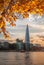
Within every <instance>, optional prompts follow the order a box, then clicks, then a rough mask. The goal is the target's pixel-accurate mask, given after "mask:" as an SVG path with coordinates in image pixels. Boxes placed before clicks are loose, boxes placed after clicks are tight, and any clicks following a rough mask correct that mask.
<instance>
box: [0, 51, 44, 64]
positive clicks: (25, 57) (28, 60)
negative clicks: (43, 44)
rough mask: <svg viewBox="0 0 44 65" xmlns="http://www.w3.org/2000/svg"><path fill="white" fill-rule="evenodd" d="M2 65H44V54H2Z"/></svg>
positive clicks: (0, 55) (0, 57) (0, 53)
mask: <svg viewBox="0 0 44 65" xmlns="http://www.w3.org/2000/svg"><path fill="white" fill-rule="evenodd" d="M0 65H44V52H23V53H22V52H0Z"/></svg>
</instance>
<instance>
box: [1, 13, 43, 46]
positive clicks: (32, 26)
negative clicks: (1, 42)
mask: <svg viewBox="0 0 44 65" xmlns="http://www.w3.org/2000/svg"><path fill="white" fill-rule="evenodd" d="M15 23H16V26H15V27H12V26H10V25H9V24H8V23H7V26H6V29H7V31H9V33H10V36H11V39H16V38H19V39H23V40H24V41H25V33H26V32H25V31H26V25H27V24H28V26H29V34H30V40H31V42H33V43H40V44H41V45H42V46H44V15H43V16H40V15H31V14H29V17H28V18H25V19H23V18H22V16H21V15H20V16H19V19H18V20H17V21H16V22H15ZM0 39H4V38H3V33H1V34H0Z"/></svg>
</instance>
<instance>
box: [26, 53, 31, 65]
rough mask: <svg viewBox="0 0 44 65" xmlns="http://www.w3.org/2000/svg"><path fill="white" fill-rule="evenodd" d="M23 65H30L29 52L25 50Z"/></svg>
mask: <svg viewBox="0 0 44 65" xmlns="http://www.w3.org/2000/svg"><path fill="white" fill-rule="evenodd" d="M25 65H32V60H31V57H30V53H29V52H25Z"/></svg>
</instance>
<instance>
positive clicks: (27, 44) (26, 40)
mask: <svg viewBox="0 0 44 65" xmlns="http://www.w3.org/2000/svg"><path fill="white" fill-rule="evenodd" d="M25 47H26V50H29V48H30V37H29V27H28V25H27V27H26V35H25Z"/></svg>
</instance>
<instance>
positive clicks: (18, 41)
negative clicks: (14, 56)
mask: <svg viewBox="0 0 44 65" xmlns="http://www.w3.org/2000/svg"><path fill="white" fill-rule="evenodd" d="M16 47H17V50H22V49H23V41H22V40H19V39H16Z"/></svg>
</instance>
